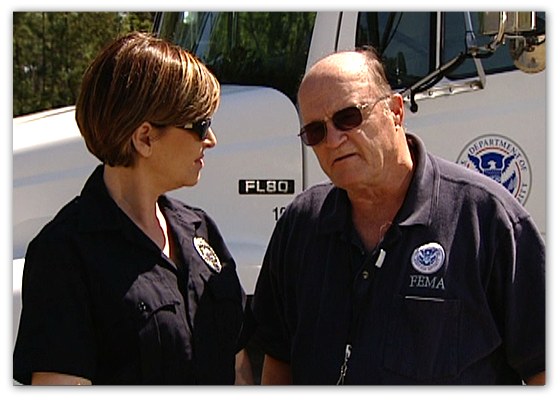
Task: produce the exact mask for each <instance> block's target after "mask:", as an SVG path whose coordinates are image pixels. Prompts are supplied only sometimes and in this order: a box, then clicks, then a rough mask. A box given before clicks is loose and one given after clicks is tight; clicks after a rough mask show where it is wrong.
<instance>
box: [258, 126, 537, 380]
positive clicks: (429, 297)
mask: <svg viewBox="0 0 560 400" xmlns="http://www.w3.org/2000/svg"><path fill="white" fill-rule="evenodd" d="M408 139H409V146H410V148H411V150H412V151H413V152H414V157H415V171H414V176H413V179H412V182H411V185H410V187H409V190H408V192H407V195H406V198H405V201H404V204H403V205H402V207H401V209H400V210H399V212H398V214H397V216H396V217H395V220H394V221H393V224H392V226H391V227H390V229H389V230H388V232H387V233H386V234H385V236H384V238H383V239H382V241H381V242H380V243H379V245H378V246H377V248H376V249H375V250H374V251H373V252H372V253H371V254H368V253H366V252H364V250H363V245H362V244H361V241H360V239H359V236H358V235H357V233H356V232H355V230H354V228H353V224H352V220H351V204H350V202H349V199H348V197H347V194H346V192H345V191H344V190H341V189H338V188H336V187H334V186H333V185H332V184H331V183H325V184H320V185H317V186H315V187H313V188H311V189H310V190H308V191H306V192H304V193H303V194H301V195H300V196H298V197H297V198H296V199H295V200H294V202H293V203H292V204H291V205H290V206H289V207H288V209H287V210H286V212H285V213H284V214H283V216H282V218H281V219H280V220H279V222H278V224H277V226H276V228H275V231H274V233H273V236H272V239H271V241H270V244H269V247H268V250H267V253H266V255H265V259H264V262H263V268H262V270H261V274H260V276H259V280H258V283H257V287H256V292H255V298H254V303H253V307H254V308H253V311H254V314H255V317H256V319H257V321H258V324H259V326H258V330H257V333H256V341H257V342H259V343H260V344H261V345H262V347H263V349H264V351H265V352H266V353H267V354H269V355H270V356H272V357H274V358H277V359H279V360H283V361H285V362H288V363H290V364H291V368H292V373H293V381H294V383H296V384H335V383H337V381H338V380H339V377H340V372H341V366H342V365H343V361H344V358H345V350H346V345H347V344H351V346H352V352H351V355H350V358H349V360H348V363H347V373H346V377H345V380H344V383H345V384H518V383H521V380H522V379H526V378H528V377H531V376H532V375H534V374H536V373H539V372H542V371H544V369H545V249H544V242H543V240H542V237H541V235H540V234H539V232H538V230H537V228H536V226H535V224H534V223H533V221H532V219H531V217H530V216H529V215H528V213H527V212H526V211H525V210H524V209H523V208H522V207H521V206H520V205H519V203H518V202H517V201H516V200H515V199H514V198H513V196H511V195H510V194H509V193H508V192H507V190H505V189H504V188H503V187H501V185H499V184H497V183H496V182H493V181H491V180H490V179H488V178H486V177H484V176H483V175H481V174H478V173H475V172H472V171H469V170H467V169H466V168H464V167H462V166H459V165H456V164H453V163H450V162H447V161H444V160H442V159H439V158H437V157H434V156H432V155H430V154H427V153H426V151H425V149H424V146H423V144H422V142H421V141H420V140H419V139H418V138H416V137H414V136H411V135H409V136H408Z"/></svg>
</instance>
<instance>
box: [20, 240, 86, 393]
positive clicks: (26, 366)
mask: <svg viewBox="0 0 560 400" xmlns="http://www.w3.org/2000/svg"><path fill="white" fill-rule="evenodd" d="M53 236H54V235H51V234H49V235H48V236H47V235H39V236H38V237H37V238H36V239H34V240H33V241H32V242H31V244H30V245H29V248H28V251H27V254H26V260H25V266H24V272H23V282H22V313H21V319H20V325H19V330H18V336H17V340H16V344H15V348H14V354H13V357H14V360H13V376H14V379H15V380H16V381H18V382H20V383H23V384H30V383H31V375H32V373H33V372H58V373H64V374H69V375H75V376H80V377H83V378H87V379H90V380H91V379H93V374H94V360H95V342H94V334H93V325H92V319H91V311H90V310H91V307H90V300H89V298H88V290H87V286H86V284H85V282H84V279H83V276H82V273H81V272H80V269H81V268H80V266H79V258H78V257H77V256H75V255H74V256H73V255H71V251H70V249H69V247H70V246H69V244H68V242H67V241H63V240H57V239H56V238H55V237H53Z"/></svg>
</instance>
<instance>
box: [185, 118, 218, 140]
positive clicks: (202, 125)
mask: <svg viewBox="0 0 560 400" xmlns="http://www.w3.org/2000/svg"><path fill="white" fill-rule="evenodd" d="M211 124H212V119H211V118H207V119H202V120H200V121H197V122H190V123H188V124H186V125H182V126H179V128H183V129H187V130H189V131H193V132H194V133H196V134H197V135H198V136H199V137H200V140H204V139H206V136H208V129H210V125H211Z"/></svg>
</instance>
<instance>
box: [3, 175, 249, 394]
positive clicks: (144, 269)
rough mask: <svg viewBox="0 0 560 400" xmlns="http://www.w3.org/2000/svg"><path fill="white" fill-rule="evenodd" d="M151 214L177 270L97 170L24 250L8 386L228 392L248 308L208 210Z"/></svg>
mask: <svg viewBox="0 0 560 400" xmlns="http://www.w3.org/2000/svg"><path fill="white" fill-rule="evenodd" d="M158 203H159V206H160V209H161V211H162V213H163V214H164V216H165V218H166V221H167V224H168V227H169V229H170V240H171V246H172V248H175V249H177V253H176V254H177V258H178V260H179V261H178V262H177V263H174V262H173V261H172V260H170V259H169V258H167V257H166V256H165V255H164V254H163V253H162V252H161V250H160V249H159V247H158V246H157V245H156V244H155V243H154V242H153V241H151V240H150V239H149V238H148V237H147V236H146V235H145V234H144V233H143V232H142V231H141V230H140V229H139V228H138V227H137V226H136V225H135V224H134V222H133V221H132V220H130V219H129V218H128V216H127V215H126V214H125V213H124V212H123V211H122V210H121V209H120V208H119V207H118V206H117V204H116V203H115V202H114V201H113V199H112V198H111V197H110V196H109V194H108V192H107V189H106V187H105V184H104V182H103V166H100V167H98V168H97V169H96V170H95V171H94V173H93V174H92V176H91V177H90V178H89V179H88V181H87V183H86V184H85V186H84V189H83V191H82V193H81V195H80V196H78V197H76V198H75V199H74V200H73V201H71V202H70V203H69V204H67V205H66V206H65V207H64V208H63V209H62V210H61V211H60V212H59V213H58V214H57V216H56V217H55V218H54V220H53V221H51V222H50V223H49V224H47V225H46V226H45V227H44V228H43V230H42V231H41V232H40V233H39V234H38V236H37V237H36V238H35V239H34V240H33V241H32V242H31V243H30V245H29V248H28V251H27V254H26V260H25V267H24V273H23V286H22V300H23V309H22V314H21V320H20V327H19V332H18V337H17V341H16V345H15V350H14V379H15V380H17V381H19V382H21V383H30V380H31V374H32V372H38V371H46V372H59V373H64V374H70V375H77V376H81V377H84V378H87V379H90V380H91V381H92V382H93V383H94V384H195V383H196V384H224V383H233V382H234V377H235V354H236V352H237V351H238V350H239V346H242V344H239V343H238V342H237V341H238V338H239V333H240V330H241V327H242V322H243V307H244V302H245V294H244V292H243V289H242V288H241V285H240V283H239V279H238V277H237V273H236V267H235V262H234V260H233V258H232V256H231V254H230V253H229V251H228V249H227V248H226V245H225V243H224V241H223V239H222V237H221V235H220V233H219V231H218V228H217V226H216V224H215V223H214V222H213V221H212V219H211V218H210V217H209V216H208V215H207V214H206V213H205V212H204V211H202V210H200V209H196V208H192V207H189V206H186V205H184V204H182V203H181V202H179V201H176V200H173V199H171V198H168V197H166V196H161V197H160V199H159V200H158ZM209 246H210V247H211V248H212V249H213V251H214V252H215V253H212V251H211V250H210V247H209ZM216 258H217V259H216Z"/></svg>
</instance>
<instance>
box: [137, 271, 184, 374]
mask: <svg viewBox="0 0 560 400" xmlns="http://www.w3.org/2000/svg"><path fill="white" fill-rule="evenodd" d="M127 300H128V303H129V306H131V307H133V308H134V310H133V313H134V314H136V320H137V329H138V341H139V346H140V369H141V374H142V379H143V383H146V384H151V383H152V384H155V383H161V382H162V381H163V380H164V378H165V377H164V376H163V375H164V373H163V372H164V371H165V369H166V366H165V365H166V364H167V363H168V362H169V359H168V358H169V356H172V355H173V354H177V353H184V352H185V349H183V348H177V347H175V348H171V346H177V344H180V346H181V347H183V346H185V345H187V344H188V343H189V341H188V337H187V336H188V334H187V325H186V321H183V320H184V316H183V315H182V313H181V311H180V306H181V304H182V302H181V299H180V297H179V295H178V294H177V293H176V292H175V291H174V290H172V289H171V287H169V286H168V282H166V281H164V280H163V279H162V278H161V277H159V276H157V274H154V273H146V274H142V275H140V276H139V277H138V279H137V280H136V281H135V283H134V284H133V286H132V287H131V289H130V290H129V292H128V293H127Z"/></svg>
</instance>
